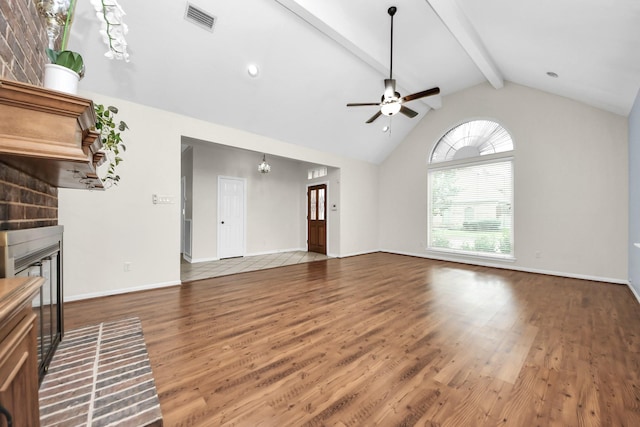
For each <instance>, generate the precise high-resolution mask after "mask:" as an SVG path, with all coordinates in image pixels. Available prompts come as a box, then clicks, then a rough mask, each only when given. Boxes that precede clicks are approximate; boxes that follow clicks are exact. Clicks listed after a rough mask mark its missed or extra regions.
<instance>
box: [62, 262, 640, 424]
mask: <svg viewBox="0 0 640 427" xmlns="http://www.w3.org/2000/svg"><path fill="white" fill-rule="evenodd" d="M65 310H66V313H65V322H66V323H65V326H66V328H67V329H71V328H76V327H79V326H84V325H87V324H93V323H97V322H102V321H107V320H114V319H121V318H125V317H130V316H138V317H140V319H141V321H142V326H143V331H144V335H145V341H146V343H147V347H148V350H149V356H150V360H151V367H152V369H153V372H154V376H155V380H156V387H157V389H158V394H159V397H160V404H161V408H162V412H163V415H164V420H165V425H166V426H214V425H236V426H321V425H326V426H374V425H379V426H411V425H420V426H425V425H428V426H484V425H487V426H489V425H491V426H496V425H506V426H538V425H539V426H599V425H601V426H638V425H640V382H639V378H638V377H639V376H640V335H639V329H640V304H638V302H637V301H636V300H635V298H634V297H633V295H632V294H631V292H630V291H629V289H628V288H627V287H626V286H622V285H614V284H606V283H598V282H589V281H584V280H577V279H567V278H559V277H553V276H544V275H534V274H528V273H521V272H514V271H508V270H496V269H489V268H482V267H473V266H465V265H461V264H453V263H446V262H439V261H430V260H425V259H420V258H412V257H407V256H401V255H391V254H384V253H377V254H370V255H362V256H357V257H351V258H345V259H330V260H327V261H318V262H313V263H309V264H299V265H294V266H288V267H281V268H275V269H272V270H264V271H258V272H250V273H242V274H238V275H234V276H225V277H219V278H214V279H208V280H203V281H199V282H193V283H191V284H185V285H182V286H180V287H173V288H163V289H158V290H153V291H147V292H139V293H134V294H127V295H119V296H113V297H106V298H99V299H95V300H87V301H80V302H73V303H68V304H66V305H65Z"/></svg>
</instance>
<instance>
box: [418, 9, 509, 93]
mask: <svg viewBox="0 0 640 427" xmlns="http://www.w3.org/2000/svg"><path fill="white" fill-rule="evenodd" d="M426 1H427V3H429V5H430V6H431V8H432V9H433V11H434V12H435V13H436V14H437V15H438V16H439V17H440V19H441V20H442V22H443V23H444V25H445V26H446V27H447V28H448V29H449V31H450V32H451V34H453V36H454V37H455V38H456V39H457V40H458V43H460V45H461V46H462V48H463V49H464V50H465V51H466V52H467V55H469V57H471V60H472V61H473V62H475V64H476V66H477V67H478V68H479V69H480V72H482V74H484V76H485V77H486V79H487V80H488V81H489V83H491V85H493V87H494V88H496V89H500V88H501V87H503V86H504V80H503V78H502V73H500V70H498V67H497V66H496V65H495V63H494V62H493V59H491V55H489V52H487V49H486V48H485V47H484V44H483V43H482V40H481V39H480V36H479V35H478V33H477V32H476V30H475V28H474V27H473V25H471V22H469V19H468V18H467V15H465V14H464V12H463V11H462V9H460V6H459V5H458V3H457V2H456V0H426Z"/></svg>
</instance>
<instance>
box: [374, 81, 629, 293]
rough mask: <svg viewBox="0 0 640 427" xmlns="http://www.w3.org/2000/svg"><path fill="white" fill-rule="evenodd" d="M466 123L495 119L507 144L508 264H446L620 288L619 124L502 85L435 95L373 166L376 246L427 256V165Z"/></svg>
mask: <svg viewBox="0 0 640 427" xmlns="http://www.w3.org/2000/svg"><path fill="white" fill-rule="evenodd" d="M474 118H489V119H494V120H496V121H498V122H499V123H501V124H502V125H503V126H504V127H505V128H506V129H507V130H509V132H510V133H511V135H512V137H513V140H514V143H515V147H516V148H515V166H514V170H515V203H514V205H515V206H514V208H515V243H514V249H515V257H516V261H515V262H500V261H497V260H496V261H487V260H484V259H476V258H464V257H453V256H451V257H446V258H449V259H452V260H458V261H463V262H472V263H480V264H487V265H496V266H503V267H507V268H517V269H523V270H529V271H539V272H548V273H554V274H562V275H570V276H576V277H585V278H595V279H601V280H612V281H619V282H625V281H626V278H627V229H628V227H627V208H628V197H627V194H628V193H627V189H628V181H627V180H628V172H627V170H628V167H627V119H626V118H625V117H622V116H618V115H615V114H612V113H608V112H604V111H602V110H598V109H595V108H592V107H588V106H586V105H584V104H581V103H578V102H575V101H571V100H569V99H567V98H563V97H559V96H554V95H550V94H547V93H544V92H541V91H537V90H534V89H530V88H527V87H524V86H519V85H515V84H512V83H507V84H506V85H505V87H504V88H503V89H500V90H495V89H493V88H491V87H490V86H489V85H487V84H483V85H479V86H476V87H473V88H471V89H468V90H466V91H463V92H460V93H457V94H455V95H451V96H448V97H445V98H444V99H443V107H442V108H441V109H440V110H434V111H431V112H429V114H427V115H426V116H425V118H424V119H423V120H422V121H421V123H420V124H419V125H418V126H417V127H416V128H415V129H414V131H413V132H412V133H411V134H410V135H409V137H408V138H407V139H406V140H405V141H404V142H403V143H402V144H401V145H400V146H399V147H398V148H397V149H396V150H395V151H394V152H393V153H392V154H391V156H389V158H388V159H387V160H386V161H385V162H384V163H383V164H382V165H381V167H380V186H379V189H380V190H379V191H380V193H379V195H380V196H379V197H380V199H379V200H380V246H381V249H383V250H388V251H392V252H401V253H408V254H415V255H418V256H425V257H436V256H435V254H434V253H430V252H429V251H427V250H426V235H427V169H426V164H427V159H428V158H429V155H430V154H431V150H432V148H433V145H434V144H435V143H436V142H437V141H438V139H439V138H440V137H441V136H442V135H443V134H444V133H445V132H446V131H447V130H449V129H450V128H452V127H454V126H455V125H457V124H459V123H462V122H464V121H466V120H469V119H474ZM536 252H539V253H540V257H539V258H538V257H536Z"/></svg>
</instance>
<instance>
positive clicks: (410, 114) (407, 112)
mask: <svg viewBox="0 0 640 427" xmlns="http://www.w3.org/2000/svg"><path fill="white" fill-rule="evenodd" d="M400 112H401V113H402V114H404V115H405V116H407V117H409V118H412V119H413V118H414V117H415V116H417V115H418V113H417V112H415V111H413V110H412V109H411V108H407V107H405V106H404V105H403V106H402V107H400Z"/></svg>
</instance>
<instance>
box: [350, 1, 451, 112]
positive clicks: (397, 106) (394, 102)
mask: <svg viewBox="0 0 640 427" xmlns="http://www.w3.org/2000/svg"><path fill="white" fill-rule="evenodd" d="M397 11H398V8H397V7H395V6H391V7H390V8H389V10H387V13H388V14H389V16H391V55H390V61H389V78H388V79H384V93H383V94H382V98H380V102H365V103H350V104H347V107H365V106H372V105H375V106H379V107H380V111H378V112H377V113H375V114H374V115H373V116H372V117H371V118H370V119H369V120H367V123H372V122H373V121H374V120H375V119H377V118H378V117H380V116H381V115H382V114H384V115H385V116H393V115H395V114H397V113H402V114H404V115H405V116H407V117H410V118H413V117H415V116H417V115H418V113H417V112H415V111H413V110H412V109H411V108H408V107H405V106H404V105H402V104H404V103H405V102H409V101H413V100H415V99H420V98H424V97H427V96H431V95H437V94H439V93H440V88H438V87H434V88H431V89H427V90H423V91H422V92H417V93H413V94H411V95H407V96H400V94H399V93H398V92H396V81H395V79H394V78H393V15H395V14H396V12H397Z"/></svg>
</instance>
